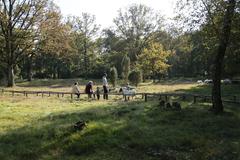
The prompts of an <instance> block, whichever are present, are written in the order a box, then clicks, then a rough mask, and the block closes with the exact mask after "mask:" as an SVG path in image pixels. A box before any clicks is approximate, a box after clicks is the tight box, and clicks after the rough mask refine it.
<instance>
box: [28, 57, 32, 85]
mask: <svg viewBox="0 0 240 160" xmlns="http://www.w3.org/2000/svg"><path fill="white" fill-rule="evenodd" d="M28 81H29V82H31V81H32V56H30V58H29V59H28Z"/></svg>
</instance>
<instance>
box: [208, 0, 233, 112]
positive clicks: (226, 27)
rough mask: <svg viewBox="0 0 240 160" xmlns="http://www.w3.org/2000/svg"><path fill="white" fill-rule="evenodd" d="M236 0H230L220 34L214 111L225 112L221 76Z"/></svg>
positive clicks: (215, 74) (214, 77)
mask: <svg viewBox="0 0 240 160" xmlns="http://www.w3.org/2000/svg"><path fill="white" fill-rule="evenodd" d="M235 5H236V0H229V1H228V6H227V9H226V12H225V15H224V19H223V27H222V32H221V35H220V41H219V47H218V51H217V55H216V57H215V62H214V67H213V87H212V108H211V110H212V111H213V112H214V113H216V114H217V113H221V112H223V110H224V108H223V104H222V97H221V77H222V66H223V60H224V55H225V52H226V49H227V46H228V42H229V37H230V33H231V23H232V18H233V15H234V10H235Z"/></svg>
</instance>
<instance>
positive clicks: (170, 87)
mask: <svg viewBox="0 0 240 160" xmlns="http://www.w3.org/2000/svg"><path fill="white" fill-rule="evenodd" d="M74 82H78V83H79V86H80V89H81V90H82V91H83V90H84V89H85V85H86V83H87V82H88V81H87V80H82V79H56V80H48V79H45V80H44V79H43V80H34V81H32V82H27V81H25V82H18V83H17V85H16V86H15V87H13V88H6V89H14V90H21V91H23V90H25V91H29V90H30V91H59V92H70V91H71V86H72V85H73V83H74ZM93 82H94V90H95V89H96V87H97V86H100V87H102V85H101V84H102V82H101V80H93ZM120 86H123V85H122V83H121V82H120ZM137 92H149V93H165V92H184V93H196V94H203V95H210V94H211V85H199V84H197V83H196V82H195V81H166V82H161V83H153V82H151V81H150V82H145V83H141V84H140V85H139V87H138V88H137ZM222 94H223V95H236V96H238V97H240V85H222Z"/></svg>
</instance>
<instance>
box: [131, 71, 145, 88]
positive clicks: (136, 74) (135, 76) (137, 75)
mask: <svg viewBox="0 0 240 160" xmlns="http://www.w3.org/2000/svg"><path fill="white" fill-rule="evenodd" d="M128 79H129V81H130V82H131V83H133V84H134V85H135V86H138V84H139V83H140V82H142V72H141V71H140V70H133V71H131V73H130V74H129V76H128Z"/></svg>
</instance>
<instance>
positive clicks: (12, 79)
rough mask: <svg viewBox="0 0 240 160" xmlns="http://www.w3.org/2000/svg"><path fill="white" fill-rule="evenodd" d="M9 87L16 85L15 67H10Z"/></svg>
mask: <svg viewBox="0 0 240 160" xmlns="http://www.w3.org/2000/svg"><path fill="white" fill-rule="evenodd" d="M7 78H8V85H7V86H8V87H13V86H14V85H15V81H14V67H13V66H8V75H7Z"/></svg>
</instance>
